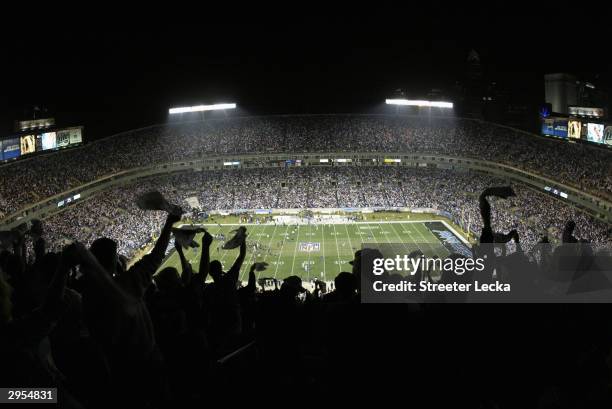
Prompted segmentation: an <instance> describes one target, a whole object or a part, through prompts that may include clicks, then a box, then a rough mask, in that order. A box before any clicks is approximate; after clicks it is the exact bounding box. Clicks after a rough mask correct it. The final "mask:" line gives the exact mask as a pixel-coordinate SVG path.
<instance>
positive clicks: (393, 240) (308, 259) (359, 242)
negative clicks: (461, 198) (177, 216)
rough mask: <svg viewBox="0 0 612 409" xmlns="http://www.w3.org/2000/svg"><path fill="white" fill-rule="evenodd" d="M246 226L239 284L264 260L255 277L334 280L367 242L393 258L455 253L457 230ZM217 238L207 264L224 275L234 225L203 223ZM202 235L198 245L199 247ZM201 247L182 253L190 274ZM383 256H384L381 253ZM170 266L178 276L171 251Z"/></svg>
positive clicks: (375, 224) (401, 224)
mask: <svg viewBox="0 0 612 409" xmlns="http://www.w3.org/2000/svg"><path fill="white" fill-rule="evenodd" d="M242 225H244V226H246V227H247V234H248V237H247V256H246V259H245V261H244V264H243V266H242V269H241V271H240V280H241V281H243V282H244V281H247V279H248V271H249V267H250V266H251V265H252V264H253V263H255V262H262V261H265V262H267V263H268V268H267V269H266V270H265V271H262V272H257V273H256V277H257V279H258V280H259V279H263V278H276V279H279V280H282V279H283V278H285V277H288V276H291V275H297V276H300V277H301V278H302V280H305V281H311V280H315V279H318V280H322V281H332V280H333V279H334V277H336V275H338V273H340V272H342V271H349V272H350V271H351V269H352V266H351V265H350V264H349V261H351V260H353V258H354V254H355V251H357V250H359V249H361V248H362V246H363V245H364V244H365V245H368V244H370V245H371V247H376V246H377V245H385V246H386V248H387V249H392V251H393V252H397V254H408V253H410V252H412V251H415V250H421V251H422V252H423V254H425V255H426V256H428V257H433V256H435V255H437V256H438V257H445V256H447V255H448V254H450V253H451V251H452V250H453V249H452V248H449V246H448V243H445V242H446V241H447V239H448V238H450V239H451V241H453V238H454V239H455V240H454V241H457V242H459V241H463V239H459V237H458V234H457V233H456V230H454V229H452V228H450V227H449V225H448V224H446V223H442V222H440V221H437V220H430V221H372V222H353V223H343V224H339V223H338V224H312V223H311V224H301V225H297V224H292V225H283V224H252V225H249V224H242ZM202 226H203V227H205V228H206V229H207V230H208V231H209V232H210V234H212V235H213V237H214V238H215V239H214V240H213V243H212V245H211V247H210V257H211V260H220V261H221V263H222V264H223V268H224V271H227V270H228V269H229V268H230V267H231V265H232V263H233V262H234V260H235V259H236V257H237V255H238V249H233V250H223V249H222V246H223V240H222V238H223V236H224V238H225V239H226V240H229V239H230V238H231V237H232V236H233V233H231V231H232V230H234V229H236V228H237V227H238V225H237V224H202ZM201 240H202V237H201V234H199V235H198V236H196V241H197V242H198V244H201ZM445 244H446V245H445ZM200 252H201V248H195V249H187V250H185V256H186V258H187V259H188V260H189V261H190V262H191V264H192V266H193V269H194V272H197V271H198V268H199V261H200V254H201V253H200ZM385 256H386V254H385ZM168 266H173V267H175V268H177V270H178V271H179V272H180V271H181V268H180V260H179V257H178V254H177V253H176V252H175V251H174V250H173V251H172V253H171V254H170V255H169V256H168V258H167V260H166V261H165V262H164V264H163V265H162V268H164V267H168Z"/></svg>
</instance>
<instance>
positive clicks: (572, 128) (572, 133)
mask: <svg viewBox="0 0 612 409" xmlns="http://www.w3.org/2000/svg"><path fill="white" fill-rule="evenodd" d="M581 132H582V123H581V122H580V121H577V120H575V119H572V120H570V121H568V123H567V136H569V137H570V138H572V139H580V134H581Z"/></svg>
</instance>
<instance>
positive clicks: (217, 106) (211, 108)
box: [168, 103, 236, 115]
mask: <svg viewBox="0 0 612 409" xmlns="http://www.w3.org/2000/svg"><path fill="white" fill-rule="evenodd" d="M224 109H236V104H235V103H230V104H213V105H195V106H192V107H177V108H170V109H169V110H168V113H169V114H170V115H173V114H185V113H188V112H205V111H220V110H224Z"/></svg>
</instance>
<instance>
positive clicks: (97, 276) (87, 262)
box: [64, 242, 130, 304]
mask: <svg viewBox="0 0 612 409" xmlns="http://www.w3.org/2000/svg"><path fill="white" fill-rule="evenodd" d="M64 251H65V257H67V259H68V260H70V262H69V263H67V264H70V265H71V266H73V265H76V264H80V265H81V267H82V268H81V270H82V271H83V274H84V275H85V276H86V277H87V278H88V279H90V280H91V281H92V283H93V284H94V285H95V286H96V287H97V288H98V289H99V290H100V292H101V293H102V294H104V295H105V296H107V298H108V299H109V300H112V301H113V302H117V303H122V304H123V303H126V302H129V301H130V296H129V295H128V294H127V293H126V292H125V291H123V290H122V289H121V288H120V287H119V286H118V285H117V283H115V281H114V280H113V278H112V277H111V275H110V274H109V273H108V272H107V271H106V270H104V267H102V266H101V265H100V263H99V262H98V259H97V258H96V256H94V255H93V254H92V253H91V252H90V251H89V250H88V249H87V248H86V247H85V246H83V245H82V244H81V243H78V242H76V243H73V244H71V245H70V246H68V247H67V248H66V249H65V250H64Z"/></svg>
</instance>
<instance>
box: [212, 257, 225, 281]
mask: <svg viewBox="0 0 612 409" xmlns="http://www.w3.org/2000/svg"><path fill="white" fill-rule="evenodd" d="M222 274H223V265H222V264H221V262H220V261H219V260H213V261H211V262H210V276H211V277H212V278H213V280H215V281H217V280H218V279H219V278H221V275H222Z"/></svg>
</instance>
